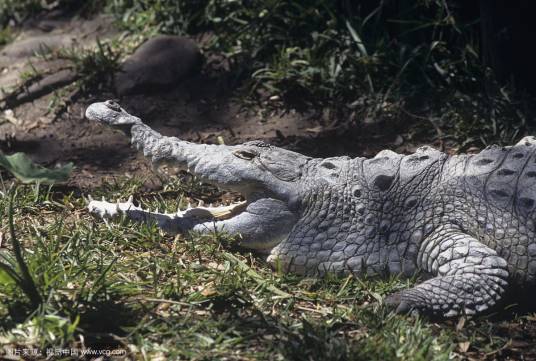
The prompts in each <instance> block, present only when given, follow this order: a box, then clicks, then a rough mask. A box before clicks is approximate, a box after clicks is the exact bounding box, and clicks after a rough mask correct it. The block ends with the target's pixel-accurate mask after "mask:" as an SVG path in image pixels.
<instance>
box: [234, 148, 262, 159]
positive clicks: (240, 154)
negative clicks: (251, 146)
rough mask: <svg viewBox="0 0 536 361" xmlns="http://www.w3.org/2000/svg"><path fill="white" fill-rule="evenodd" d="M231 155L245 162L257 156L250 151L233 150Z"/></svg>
mask: <svg viewBox="0 0 536 361" xmlns="http://www.w3.org/2000/svg"><path fill="white" fill-rule="evenodd" d="M233 154H234V155H235V156H236V157H238V158H242V159H245V160H252V159H253V158H255V157H256V156H257V155H258V154H257V153H256V152H254V151H251V150H244V149H239V150H235V151H234V152H233Z"/></svg>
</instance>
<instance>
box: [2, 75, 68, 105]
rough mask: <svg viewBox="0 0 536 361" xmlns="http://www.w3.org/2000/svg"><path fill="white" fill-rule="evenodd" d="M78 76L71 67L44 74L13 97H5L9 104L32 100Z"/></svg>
mask: <svg viewBox="0 0 536 361" xmlns="http://www.w3.org/2000/svg"><path fill="white" fill-rule="evenodd" d="M77 78H78V75H77V74H76V72H75V71H74V70H72V69H63V70H60V71H58V72H56V73H53V74H50V75H47V76H45V77H44V78H43V79H41V80H39V81H38V82H36V83H33V84H31V85H30V86H29V87H28V89H26V91H24V92H22V93H20V94H17V96H16V97H15V99H13V100H12V99H9V98H8V99H7V103H8V105H10V106H17V105H19V104H22V103H25V102H29V101H32V100H34V99H37V98H39V97H41V96H43V95H45V94H48V93H51V92H53V91H54V90H56V89H59V88H61V87H64V86H65V85H69V84H71V83H72V82H74V81H75V80H76V79H77Z"/></svg>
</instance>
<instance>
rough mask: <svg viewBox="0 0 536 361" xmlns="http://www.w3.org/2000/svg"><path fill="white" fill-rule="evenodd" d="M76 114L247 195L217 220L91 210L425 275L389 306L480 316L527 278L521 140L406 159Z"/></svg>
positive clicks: (531, 194)
mask: <svg viewBox="0 0 536 361" xmlns="http://www.w3.org/2000/svg"><path fill="white" fill-rule="evenodd" d="M86 116H87V117H88V118H89V119H93V120H97V121H101V122H103V123H106V124H109V125H112V126H116V127H119V128H122V129H123V130H126V131H127V132H130V133H131V136H132V143H133V145H135V146H136V147H137V148H138V149H140V150H143V152H144V154H145V155H146V156H150V157H151V158H152V161H153V162H154V163H155V164H162V163H165V164H170V165H173V166H176V167H178V168H182V169H187V170H189V171H190V172H192V173H194V174H195V175H197V176H199V177H200V178H201V179H202V180H204V181H206V182H209V183H212V184H215V185H217V186H219V187H221V188H223V189H229V190H233V191H238V192H241V193H242V194H243V195H244V197H245V198H246V204H244V205H243V206H241V207H243V208H244V210H243V211H242V212H239V211H236V210H233V211H232V212H231V213H232V214H226V217H227V218H226V219H219V217H220V215H221V213H222V212H223V213H225V212H224V211H223V210H222V209H220V208H212V209H211V208H204V207H202V208H199V209H189V210H186V211H178V212H177V213H176V214H159V213H156V212H148V211H144V210H142V209H139V208H136V207H134V205H133V204H132V202H131V201H129V202H127V203H119V204H112V203H108V202H105V201H104V202H101V201H99V202H97V201H92V202H90V205H89V208H90V211H91V212H92V213H95V214H99V215H100V216H102V217H113V216H116V215H118V214H120V213H124V214H126V215H127V216H128V217H130V218H132V219H134V220H137V221H146V222H156V223H157V224H158V225H159V226H161V227H162V228H164V229H165V230H167V231H168V232H174V233H178V232H187V231H189V230H194V231H198V232H213V231H214V230H217V231H222V230H223V231H227V232H230V233H233V234H239V235H240V236H241V238H242V245H243V246H244V247H248V248H252V249H256V250H259V251H261V252H265V253H268V254H269V256H268V260H269V261H270V262H271V263H273V264H274V265H275V264H277V265H278V267H281V266H283V267H284V268H285V269H287V270H289V271H292V272H297V273H301V274H308V275H321V274H324V273H326V272H332V273H337V274H347V273H353V274H355V275H356V276H362V275H388V274H399V275H403V276H411V275H414V274H415V273H416V272H418V271H424V272H427V273H429V274H430V275H431V276H432V277H431V278H430V279H428V280H427V281H424V282H422V283H421V284H418V285H416V286H415V287H413V288H411V289H408V290H404V291H401V292H399V293H397V294H394V295H391V296H390V297H388V299H387V303H388V304H391V305H393V306H395V307H396V309H397V311H399V312H408V311H413V312H422V313H432V314H436V315H440V316H444V317H450V316H457V315H461V314H468V315H471V314H475V313H481V312H484V311H486V310H488V309H489V308H490V307H492V306H494V305H495V304H497V303H498V302H499V301H500V300H501V298H502V297H503V295H504V293H505V292H506V290H507V289H508V288H509V287H514V286H523V287H530V286H534V285H535V284H536V240H535V233H534V232H535V225H534V220H533V219H534V213H533V212H534V206H535V199H536V182H535V180H536V154H535V153H536V142H535V141H534V138H532V137H526V138H524V139H523V140H521V141H520V142H519V143H518V144H516V145H515V146H512V147H506V148H500V147H495V146H494V147H489V148H487V149H485V150H484V151H482V152H481V153H480V154H478V155H458V156H448V155H446V154H444V153H441V152H439V151H437V150H434V149H432V148H428V147H423V148H420V149H418V150H417V151H416V153H414V154H411V155H407V156H404V155H400V154H396V153H394V152H391V151H382V152H380V153H379V154H378V155H376V156H375V157H374V158H372V159H365V158H355V159H350V158H348V157H337V158H327V159H314V158H309V157H306V156H303V155H301V154H298V153H294V152H290V151H287V150H284V149H281V148H277V147H273V146H269V145H267V144H264V143H262V142H248V143H245V144H242V145H237V146H225V145H199V144H194V143H189V142H185V141H182V140H180V139H177V138H171V137H164V136H162V135H160V134H158V133H157V132H155V131H153V130H151V129H150V128H149V127H148V126H146V125H145V124H143V123H142V122H141V120H140V119H139V118H137V117H134V116H132V115H130V114H128V113H127V112H125V111H124V110H123V109H122V108H120V107H119V105H117V104H115V103H112V102H104V103H95V104H93V105H91V106H90V107H89V108H88V110H87V112H86ZM231 208H232V207H231ZM213 216H216V217H215V218H216V220H214V219H213ZM229 217H230V218H229Z"/></svg>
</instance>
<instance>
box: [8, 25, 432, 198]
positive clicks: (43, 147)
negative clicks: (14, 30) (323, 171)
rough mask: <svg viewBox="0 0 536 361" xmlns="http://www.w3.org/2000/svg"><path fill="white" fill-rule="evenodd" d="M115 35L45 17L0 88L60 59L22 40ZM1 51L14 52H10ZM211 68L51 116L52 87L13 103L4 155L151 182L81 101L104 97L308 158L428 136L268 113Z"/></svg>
mask: <svg viewBox="0 0 536 361" xmlns="http://www.w3.org/2000/svg"><path fill="white" fill-rule="evenodd" d="M116 34H117V30H116V29H114V27H113V25H112V23H111V20H110V19H109V18H106V17H99V18H96V19H90V20H80V19H69V18H64V17H61V16H60V17H59V18H54V17H53V16H52V17H51V19H47V18H45V19H42V20H40V21H38V20H35V21H33V22H31V23H29V24H27V25H26V26H25V27H24V29H23V30H22V31H21V32H20V34H19V35H18V37H17V39H16V40H15V42H14V43H13V44H15V45H17V43H18V44H19V46H20V44H22V48H23V49H22V50H20V49H18V48H16V47H15V49H14V50H13V49H12V48H13V44H10V45H8V46H7V47H5V48H4V49H3V50H2V51H1V52H0V68H1V70H2V71H1V73H0V87H1V88H3V89H4V91H6V89H8V90H9V89H11V88H14V87H16V84H17V83H18V82H20V73H21V72H24V71H28V69H29V63H30V62H31V64H32V65H31V66H33V67H35V68H36V69H39V71H44V72H46V73H54V72H55V71H58V69H61V68H62V67H63V66H65V64H64V63H63V62H61V61H60V62H58V61H53V62H50V61H44V60H43V59H41V58H40V57H35V56H34V57H32V56H30V55H29V54H28V49H27V45H26V44H30V45H31V44H32V41H36V40H35V39H48V40H50V39H52V40H50V43H51V45H52V47H54V46H69V45H70V44H71V43H70V42H72V41H73V39H76V42H77V44H78V45H87V44H91V43H92V42H94V41H95V39H96V38H97V37H98V38H100V39H106V38H107V37H110V36H112V35H116ZM52 50H53V49H52ZM6 53H7V55H13V53H15V55H17V56H18V57H15V59H13V57H11V58H10V57H9V56H6ZM209 66H210V65H209ZM209 73H210V72H208V71H207V70H206V69H205V70H204V71H202V72H201V73H200V74H195V75H193V76H190V77H189V78H187V79H186V80H185V81H183V82H181V83H180V84H177V87H176V88H174V89H171V90H166V91H165V92H160V93H154V94H143V95H135V96H125V97H122V98H120V99H118V98H117V97H116V95H115V94H114V93H113V91H112V89H104V90H102V91H98V92H95V94H90V95H86V96H84V97H83V98H81V99H78V100H77V101H76V102H74V103H73V104H71V105H70V106H69V108H68V110H67V112H65V113H64V114H62V115H61V117H60V118H59V119H56V120H54V119H53V118H54V112H51V111H50V109H49V107H50V103H51V101H52V100H53V97H55V96H57V93H54V92H53V93H51V94H48V95H46V96H43V97H40V98H38V99H35V100H33V101H31V102H26V103H23V104H21V105H19V106H17V107H14V108H13V109H11V110H12V111H13V116H14V119H13V117H11V118H9V117H8V118H7V119H4V121H3V122H2V120H0V149H1V150H2V151H4V152H5V153H13V152H25V153H27V154H29V155H30V156H31V157H32V158H33V159H34V160H35V161H37V162H39V163H41V164H44V165H48V166H50V165H54V164H58V163H65V162H73V163H74V165H75V167H76V169H75V171H74V174H73V176H72V178H71V180H70V182H69V185H71V186H74V187H77V188H78V187H79V188H82V189H86V188H93V187H95V186H98V185H100V184H101V183H102V180H103V179H105V178H109V177H115V176H125V175H133V176H141V177H144V178H147V179H148V182H149V183H148V184H149V185H150V186H151V187H158V186H159V184H158V180H156V179H153V180H152V181H151V178H153V177H151V176H150V175H151V172H152V171H151V170H150V165H149V163H148V162H147V161H146V160H145V159H143V156H142V155H140V154H138V153H136V152H135V151H134V150H133V149H131V148H130V146H129V141H128V139H127V138H126V137H125V136H124V135H123V134H121V133H119V132H116V131H114V130H112V129H109V128H106V127H104V126H101V125H99V124H94V123H92V122H89V121H88V120H87V119H85V118H84V116H83V114H84V110H85V108H86V107H87V105H89V104H90V103H92V102H94V101H103V100H106V99H115V100H116V101H119V103H120V104H121V105H122V106H123V107H124V108H125V109H127V111H129V112H130V113H131V114H134V115H136V116H139V117H141V118H142V119H143V120H144V121H145V122H146V123H147V124H149V125H150V126H151V127H153V128H154V129H156V130H158V131H160V132H162V133H163V134H165V135H168V136H178V137H180V138H182V139H185V140H189V141H195V142H205V143H215V142H218V141H221V140H223V141H224V142H225V143H226V144H237V143H241V142H244V141H247V140H253V139H262V140H265V141H267V142H269V143H272V144H275V145H278V146H283V147H287V148H289V149H293V150H297V151H300V152H303V153H305V154H308V155H311V156H337V155H350V156H371V155H374V154H375V153H376V152H377V151H379V150H381V149H384V148H389V149H394V150H396V151H399V152H409V151H412V150H414V149H415V148H416V147H417V146H418V145H421V144H425V143H427V141H426V139H421V140H416V141H415V140H414V141H409V140H408V138H410V137H411V135H408V134H404V133H400V132H398V130H400V129H403V128H402V126H403V124H398V125H399V126H400V127H398V128H399V129H397V127H396V126H395V127H393V125H392V124H391V125H390V126H389V127H390V128H391V131H389V132H386V131H385V127H384V124H381V123H378V124H368V125H360V126H355V127H344V128H343V127H340V128H334V127H332V126H331V125H330V121H329V120H326V119H327V117H326V116H325V115H323V114H319V113H318V112H316V111H312V110H311V111H307V110H305V111H303V112H300V113H298V112H296V111H288V112H283V111H279V112H278V113H273V112H267V111H266V109H263V107H262V106H260V105H247V107H245V106H244V101H243V100H241V99H239V98H237V97H236V95H235V94H234V93H233V88H232V87H231V86H230V84H229V83H230V81H229V78H230V77H231V74H224V75H219V76H216V77H214V76H211V75H209ZM8 92H9V91H7V93H8ZM4 110H5V109H4ZM4 118H6V117H4ZM0 119H1V118H0ZM405 128H407V127H405ZM382 129H383V130H382ZM406 132H407V130H406Z"/></svg>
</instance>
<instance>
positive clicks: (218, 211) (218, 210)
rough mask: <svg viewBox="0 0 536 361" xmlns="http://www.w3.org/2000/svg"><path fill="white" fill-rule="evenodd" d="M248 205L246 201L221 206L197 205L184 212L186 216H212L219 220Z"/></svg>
mask: <svg viewBox="0 0 536 361" xmlns="http://www.w3.org/2000/svg"><path fill="white" fill-rule="evenodd" d="M246 205H247V202H246V201H242V202H238V203H234V204H231V205H227V206H219V207H203V206H201V207H196V208H189V209H187V210H185V211H184V212H183V215H184V216H194V217H212V218H214V219H217V220H223V219H227V218H230V217H232V216H233V215H235V214H237V213H239V212H240V211H242V210H243V209H244V208H245V207H246Z"/></svg>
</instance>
